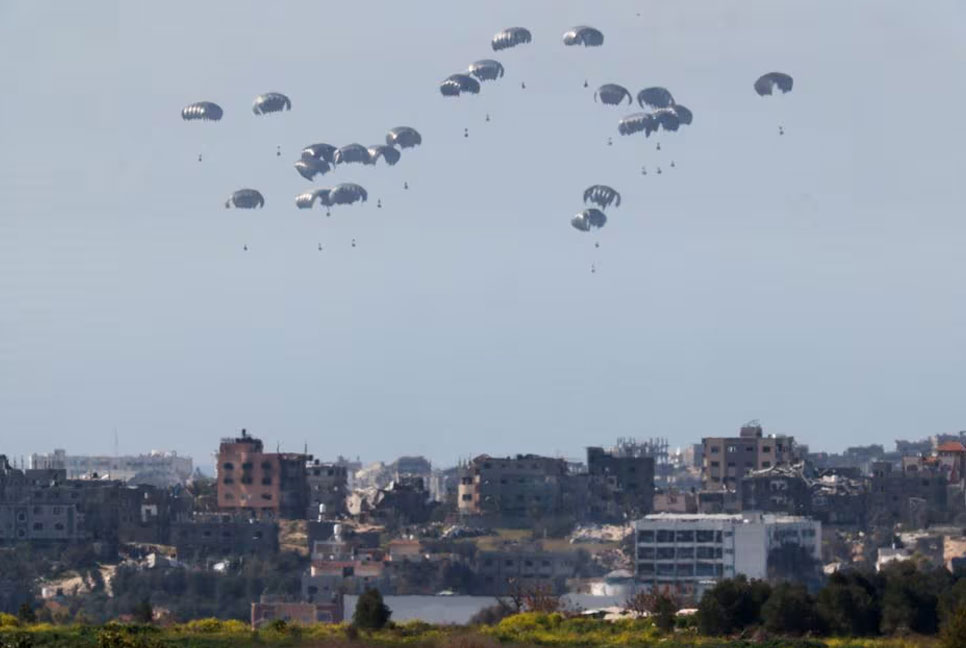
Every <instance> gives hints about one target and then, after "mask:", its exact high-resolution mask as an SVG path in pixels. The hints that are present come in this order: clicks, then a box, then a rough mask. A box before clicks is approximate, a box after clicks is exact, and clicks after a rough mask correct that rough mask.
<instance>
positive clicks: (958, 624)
mask: <svg viewBox="0 0 966 648" xmlns="http://www.w3.org/2000/svg"><path fill="white" fill-rule="evenodd" d="M939 645H940V646H941V647H942V648H966V606H962V607H960V608H959V609H957V610H956V611H955V612H953V613H951V614H949V615H948V616H947V617H946V620H945V622H944V623H943V625H942V628H941V629H940V632H939Z"/></svg>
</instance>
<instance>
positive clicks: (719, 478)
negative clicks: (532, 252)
mask: <svg viewBox="0 0 966 648" xmlns="http://www.w3.org/2000/svg"><path fill="white" fill-rule="evenodd" d="M701 445H702V454H703V455H704V456H703V459H702V461H703V464H702V468H701V486H702V488H703V489H704V490H731V491H734V490H737V489H738V487H739V485H740V483H741V479H742V477H744V476H745V475H747V474H748V473H749V472H751V471H753V470H763V469H766V468H771V467H773V466H780V465H784V464H789V463H793V462H794V461H795V460H796V459H797V454H796V449H795V439H794V437H790V436H775V435H769V436H765V434H764V433H763V431H762V427H761V425H760V424H759V423H758V422H757V421H752V422H751V423H748V424H747V425H744V426H743V427H742V428H741V431H740V433H739V435H738V436H737V437H705V438H704V439H702V440H701Z"/></svg>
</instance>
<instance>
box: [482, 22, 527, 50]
mask: <svg viewBox="0 0 966 648" xmlns="http://www.w3.org/2000/svg"><path fill="white" fill-rule="evenodd" d="M531 40H533V37H532V36H531V34H530V30H529V29H526V28H524V27H507V28H506V29H504V30H503V31H501V32H499V33H498V34H497V35H496V36H494V37H493V40H492V41H491V42H490V44H491V45H492V46H493V51H494V52H498V51H500V50H502V49H506V48H508V47H516V46H517V45H523V44H524V43H529V42H530V41H531Z"/></svg>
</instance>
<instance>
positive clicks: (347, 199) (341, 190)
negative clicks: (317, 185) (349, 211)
mask: <svg viewBox="0 0 966 648" xmlns="http://www.w3.org/2000/svg"><path fill="white" fill-rule="evenodd" d="M368 198H369V194H368V193H367V192H366V190H365V189H363V188H362V187H360V186H359V185H357V184H354V183H352V182H346V183H343V184H338V185H336V186H334V187H333V188H332V191H330V192H329V201H330V202H331V203H332V204H333V205H351V204H352V203H354V202H359V201H362V202H366V200H367V199H368Z"/></svg>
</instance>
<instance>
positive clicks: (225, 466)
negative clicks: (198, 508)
mask: <svg viewBox="0 0 966 648" xmlns="http://www.w3.org/2000/svg"><path fill="white" fill-rule="evenodd" d="M308 460H309V457H308V456H307V455H304V454H296V453H274V452H265V450H264V447H263V445H262V442H261V440H260V439H256V438H255V437H252V436H250V435H249V434H248V433H247V432H246V431H245V430H242V432H241V436H240V437H235V438H226V439H222V440H221V445H220V446H219V448H218V486H217V490H218V508H219V510H221V511H224V512H230V513H246V514H249V515H251V516H253V517H268V518H278V517H283V518H291V519H301V518H303V517H304V516H305V515H306V513H307V511H308V508H309V487H308V480H307V475H306V470H305V465H306V462H307V461H308Z"/></svg>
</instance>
